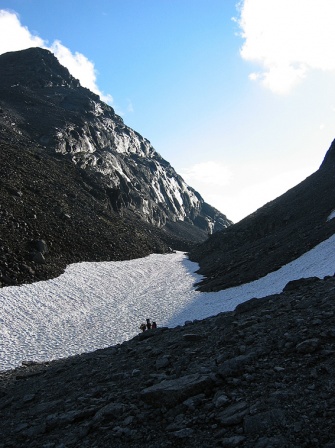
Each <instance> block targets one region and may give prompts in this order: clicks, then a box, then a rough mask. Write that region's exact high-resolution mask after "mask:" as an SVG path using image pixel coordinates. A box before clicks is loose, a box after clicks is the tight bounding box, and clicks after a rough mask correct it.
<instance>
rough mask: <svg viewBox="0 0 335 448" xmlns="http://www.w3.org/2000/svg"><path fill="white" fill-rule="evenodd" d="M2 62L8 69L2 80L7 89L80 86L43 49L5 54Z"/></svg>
mask: <svg viewBox="0 0 335 448" xmlns="http://www.w3.org/2000/svg"><path fill="white" fill-rule="evenodd" d="M18 53H19V57H18ZM1 61H2V64H3V65H4V66H5V67H6V76H5V77H3V78H2V81H3V82H4V83H5V85H7V87H13V86H24V87H29V88H42V87H58V86H62V87H71V88H75V87H79V86H80V83H79V81H78V80H77V79H75V78H74V77H73V76H72V75H70V72H69V71H68V69H67V68H66V67H63V66H62V65H61V64H60V63H59V61H58V59H57V58H56V56H55V55H54V54H53V53H52V52H51V51H49V50H45V49H43V48H39V47H33V48H28V49H27V50H22V51H20V52H17V51H13V52H9V53H5V54H3V55H1Z"/></svg>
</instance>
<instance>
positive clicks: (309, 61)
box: [238, 0, 335, 94]
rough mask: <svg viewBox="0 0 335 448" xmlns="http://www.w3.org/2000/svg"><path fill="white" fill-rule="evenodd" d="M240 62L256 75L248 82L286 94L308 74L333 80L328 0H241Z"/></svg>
mask: <svg viewBox="0 0 335 448" xmlns="http://www.w3.org/2000/svg"><path fill="white" fill-rule="evenodd" d="M239 7H240V18H239V21H238V22H239V25H240V27H241V30H242V37H243V38H244V40H245V41H244V44H243V46H242V49H241V56H242V57H243V58H244V59H246V60H248V61H252V62H255V63H257V64H259V65H260V66H261V67H262V71H261V72H259V73H252V74H251V75H250V79H252V80H258V81H261V82H262V84H263V85H264V86H265V87H267V88H269V89H271V90H272V91H273V92H275V93H279V94H284V93H288V92H289V91H290V90H292V88H293V87H294V86H295V85H297V84H298V83H299V82H301V81H302V80H303V79H304V78H305V77H306V76H307V75H308V73H309V72H310V71H311V70H322V71H331V72H334V74H335V59H334V53H335V27H334V23H333V22H334V21H333V18H334V14H335V2H334V0H244V1H242V2H241V3H240V6H239Z"/></svg>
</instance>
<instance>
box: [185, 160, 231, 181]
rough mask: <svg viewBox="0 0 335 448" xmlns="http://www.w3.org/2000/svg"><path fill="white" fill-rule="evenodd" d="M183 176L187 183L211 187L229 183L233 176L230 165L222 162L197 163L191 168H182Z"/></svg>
mask: <svg viewBox="0 0 335 448" xmlns="http://www.w3.org/2000/svg"><path fill="white" fill-rule="evenodd" d="M180 174H181V176H182V177H183V178H184V179H185V181H186V182H187V183H189V184H190V185H191V186H193V185H194V184H195V183H197V184H198V185H206V186H210V187H224V186H226V185H228V184H229V183H230V181H231V178H232V172H231V171H230V169H229V167H227V166H226V165H224V164H223V163H221V162H213V161H208V162H203V163H197V164H195V165H193V166H191V167H189V168H184V169H183V170H180Z"/></svg>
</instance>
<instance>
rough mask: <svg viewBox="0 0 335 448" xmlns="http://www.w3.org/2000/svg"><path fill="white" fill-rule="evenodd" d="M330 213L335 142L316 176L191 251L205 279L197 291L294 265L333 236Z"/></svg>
mask: <svg viewBox="0 0 335 448" xmlns="http://www.w3.org/2000/svg"><path fill="white" fill-rule="evenodd" d="M334 209H335V140H334V142H333V143H332V145H331V147H330V148H329V150H328V152H327V154H326V156H325V158H324V161H323V163H322V165H321V166H320V168H319V170H318V171H317V172H315V173H314V174H312V175H311V176H309V177H308V178H307V179H305V180H304V181H303V182H301V183H300V184H299V185H297V186H296V187H294V188H292V189H290V190H289V191H287V192H286V193H285V194H283V195H282V196H280V197H279V198H277V199H275V200H274V201H272V202H269V203H268V204H266V205H265V206H264V207H262V208H260V209H259V210H257V211H256V212H255V213H253V214H251V215H250V216H248V217H246V218H245V219H243V220H242V221H240V222H239V223H237V224H235V225H234V226H232V227H230V228H228V229H226V230H224V231H222V232H218V233H216V234H215V235H212V236H211V237H210V238H209V239H208V240H207V241H206V242H204V243H203V244H201V245H200V246H198V247H196V248H194V249H193V250H192V251H191V253H190V258H191V260H193V261H197V262H199V264H200V270H199V273H201V274H203V275H204V276H205V277H206V278H204V280H203V281H202V282H201V283H200V289H201V290H202V291H218V290H221V289H225V288H228V287H230V286H235V285H239V284H242V283H246V282H249V281H252V280H255V279H257V278H259V277H262V276H264V275H266V274H268V273H269V272H272V271H274V270H276V269H278V268H280V267H281V266H283V265H284V264H286V263H288V262H290V261H292V260H294V259H295V258H297V257H299V256H300V255H302V254H303V253H305V252H307V251H308V250H309V249H311V248H312V247H314V246H315V245H317V244H318V243H320V242H321V241H323V240H325V239H326V238H328V237H329V236H331V235H332V234H333V233H335V219H331V220H328V217H329V216H330V214H331V212H332V211H333V210H334ZM334 271H335V267H334Z"/></svg>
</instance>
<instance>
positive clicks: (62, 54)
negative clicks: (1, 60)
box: [0, 10, 113, 104]
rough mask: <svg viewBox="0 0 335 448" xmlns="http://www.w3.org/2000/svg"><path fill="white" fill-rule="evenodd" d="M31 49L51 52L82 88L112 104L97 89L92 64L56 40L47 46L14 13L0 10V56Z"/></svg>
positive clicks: (109, 99) (107, 97)
mask: <svg viewBox="0 0 335 448" xmlns="http://www.w3.org/2000/svg"><path fill="white" fill-rule="evenodd" d="M31 47H42V48H46V49H48V50H50V51H52V53H54V55H55V56H56V57H57V59H58V60H59V62H60V63H61V64H62V65H64V66H65V67H66V68H67V69H68V70H69V72H70V73H71V75H72V76H74V77H75V78H77V79H79V81H80V84H81V85H82V86H83V87H86V88H88V89H90V90H91V91H92V92H94V93H96V94H97V95H99V96H100V97H101V99H102V100H103V101H105V102H106V103H109V104H111V103H112V101H113V98H112V96H111V95H109V94H107V95H106V94H104V93H103V92H101V90H100V89H99V87H98V85H97V73H96V70H95V67H94V64H93V62H91V61H90V60H89V59H87V57H86V56H84V55H83V54H81V53H78V52H75V53H74V54H73V53H72V52H71V50H69V49H68V48H67V47H65V46H64V45H63V44H62V43H61V42H60V41H58V40H56V41H55V42H53V43H52V45H50V46H48V45H47V42H46V41H45V40H44V39H42V38H40V37H39V36H36V35H34V34H32V33H31V32H30V31H29V30H28V28H27V27H26V26H23V25H22V24H21V22H20V20H19V16H18V15H17V14H16V13H15V12H11V11H7V10H0V54H3V53H6V52H8V51H18V50H24V49H26V48H31Z"/></svg>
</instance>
